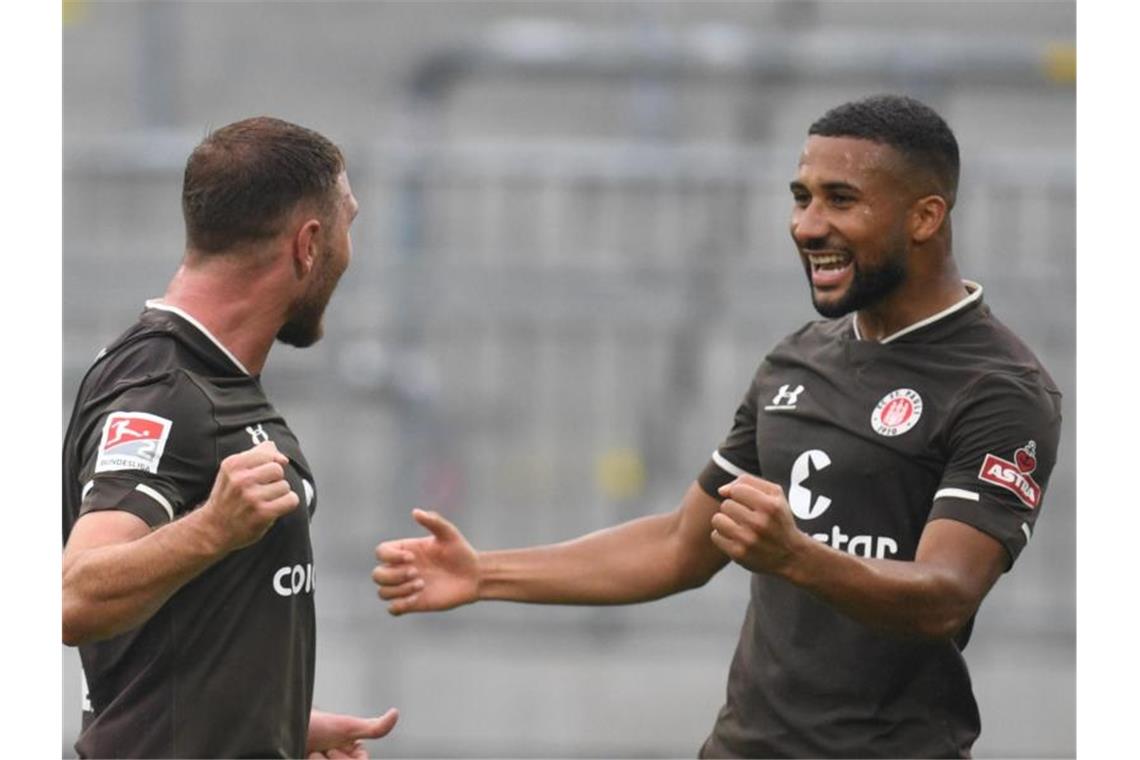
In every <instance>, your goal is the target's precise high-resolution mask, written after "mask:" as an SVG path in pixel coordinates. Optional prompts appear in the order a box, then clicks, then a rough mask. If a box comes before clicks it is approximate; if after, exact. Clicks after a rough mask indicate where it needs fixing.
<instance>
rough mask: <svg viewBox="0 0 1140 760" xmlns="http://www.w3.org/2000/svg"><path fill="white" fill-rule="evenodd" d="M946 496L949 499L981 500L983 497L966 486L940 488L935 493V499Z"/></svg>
mask: <svg viewBox="0 0 1140 760" xmlns="http://www.w3.org/2000/svg"><path fill="white" fill-rule="evenodd" d="M944 496H945V497H946V498H948V499H965V500H967V501H979V500H980V499H981V497H980V496H979V495H978V494H977V493H976V492H975V491H967V490H966V489H964V488H940V489H939V490H938V492H937V493H935V494H934V500H935V501H938V500H939V499H941V498H942V497H944Z"/></svg>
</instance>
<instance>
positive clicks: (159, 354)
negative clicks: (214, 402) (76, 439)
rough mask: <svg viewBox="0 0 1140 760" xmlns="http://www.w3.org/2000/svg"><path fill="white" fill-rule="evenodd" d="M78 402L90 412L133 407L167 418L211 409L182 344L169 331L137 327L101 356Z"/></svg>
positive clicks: (192, 361)
mask: <svg viewBox="0 0 1140 760" xmlns="http://www.w3.org/2000/svg"><path fill="white" fill-rule="evenodd" d="M80 403H81V405H82V407H84V408H85V409H86V410H87V411H89V412H96V413H102V412H105V411H108V410H118V411H125V410H130V409H132V408H133V409H136V410H137V411H139V412H144V413H152V414H160V415H162V416H167V417H169V416H172V415H178V416H190V415H195V414H200V413H202V412H203V411H208V408H209V407H210V406H211V401H210V399H209V397H208V396H207V394H205V393H204V392H203V391H202V388H201V384H200V382H199V380H198V379H197V373H196V371H195V361H194V357H193V355H192V354H191V353H190V352H189V351H188V350H187V348H186V347H185V345H184V344H183V343H182V342H181V341H180V340H178V338H177V336H175V335H173V334H172V333H171V332H169V331H166V330H161V329H157V330H156V329H152V328H143V327H141V326H140V325H136V326H135V327H134V328H132V329H131V330H128V331H127V332H126V333H124V334H123V335H122V336H120V337H119V338H118V339H117V340H116V341H115V342H113V343H112V344H111V345H109V346H108V347H107V348H106V349H105V350H104V351H103V352H101V353H100V354H99V356H98V357H97V358H96V360H95V363H94V364H93V365H92V367H91V369H90V370H88V373H87V376H86V377H85V378H84V381H83V385H82V387H81V390H80Z"/></svg>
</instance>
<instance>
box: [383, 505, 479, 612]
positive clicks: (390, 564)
mask: <svg viewBox="0 0 1140 760" xmlns="http://www.w3.org/2000/svg"><path fill="white" fill-rule="evenodd" d="M412 517H413V518H414V519H415V521H416V522H418V523H419V524H420V525H422V526H423V527H425V528H427V530H428V531H429V532H430V533H431V535H430V536H424V537H423V538H402V539H397V540H395V541H385V542H383V543H381V544H380V545H379V546H377V547H376V558H377V559H378V560H380V564H378V565H377V566H376V568H375V569H374V570H373V571H372V580H373V582H374V583H375V584H376V585H377V586H379V587H380V589H379V591H378V592H377V595H378V596H379V597H380V598H381V599H385V600H387V601H388V612H390V613H392V614H393V615H402V614H404V613H405V612H428V611H438V610H449V609H451V608H453V607H458V606H459V605H461V604H468V603H470V602H473V601H475V600H476V599H477V598H478V591H479V563H478V555H477V554H476V552H475V549H473V548H472V547H471V544H469V543H467V539H466V538H464V537H463V534H462V533H460V532H459V529H458V528H456V527H455V526H454V525H452V524H451V523H450V522H448V521H447V520H446V519H445V518H443V517H442V516H441V515H440V514H439V513H438V512H427V511H424V510H422V509H413V510H412Z"/></svg>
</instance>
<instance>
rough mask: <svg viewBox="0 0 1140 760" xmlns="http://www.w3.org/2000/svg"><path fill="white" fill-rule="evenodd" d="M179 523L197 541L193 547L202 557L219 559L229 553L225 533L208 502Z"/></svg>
mask: <svg viewBox="0 0 1140 760" xmlns="http://www.w3.org/2000/svg"><path fill="white" fill-rule="evenodd" d="M181 522H182V523H184V524H185V525H186V527H187V528H189V529H190V530H191V531H192V532H193V534H194V536H195V537H196V539H197V540H196V541H195V546H197V547H198V549H199V551H201V552H202V553H203V554H204V555H207V556H211V557H220V556H222V555H225V554H229V553H230V547H229V544H228V543H227V541H226V531H225V529H224V526H222V525H219V524H218V520H217V518H216V515H215V514H214V510H213V509H212V508H211V505H210V502H208V501H207V502H206V503H205V504H203V505H202V506H201V507H199V508H198V509H195V510H194V511H193V512H191V513H190V514H188V515H186V517H184V518H183V519H182V520H181Z"/></svg>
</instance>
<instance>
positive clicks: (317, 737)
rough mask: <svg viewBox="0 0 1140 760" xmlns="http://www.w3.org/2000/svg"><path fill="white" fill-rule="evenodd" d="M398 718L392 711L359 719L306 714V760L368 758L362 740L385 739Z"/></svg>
mask: <svg viewBox="0 0 1140 760" xmlns="http://www.w3.org/2000/svg"><path fill="white" fill-rule="evenodd" d="M399 717H400V713H399V711H398V710H396V708H394V707H393V708H391V709H390V710H388V712H386V713H384V714H383V715H381V716H380V717H378V718H358V717H356V716H355V715H338V714H336V713H327V712H321V711H320V710H313V711H312V712H311V713H309V738H308V741H307V742H306V743H305V754H306V756H307V757H309V758H318V757H319V758H325V757H329V758H333V757H349V758H367V757H368V750H367V749H366V748H365V746H364V744H363V743H362V742H361V740H362V739H379V738H381V737H382V736H387V735H388V733H389V732H390V731H391V730H392V728H393V727H395V725H396V721H397V720H398V719H399Z"/></svg>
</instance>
